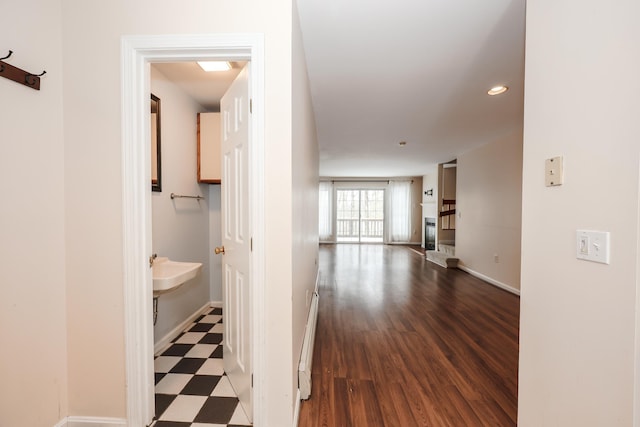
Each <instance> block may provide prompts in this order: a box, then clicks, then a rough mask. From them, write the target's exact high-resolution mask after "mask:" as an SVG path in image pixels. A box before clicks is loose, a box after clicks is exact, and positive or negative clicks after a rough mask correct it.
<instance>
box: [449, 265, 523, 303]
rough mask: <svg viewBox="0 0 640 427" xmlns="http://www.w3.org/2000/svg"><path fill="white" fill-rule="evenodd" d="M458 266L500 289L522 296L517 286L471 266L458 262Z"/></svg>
mask: <svg viewBox="0 0 640 427" xmlns="http://www.w3.org/2000/svg"><path fill="white" fill-rule="evenodd" d="M458 268H459V269H460V270H462V271H465V272H467V273H469V274H470V275H472V276H474V277H477V278H478V279H480V280H484V281H485V282H487V283H489V284H491V285H493V286H496V287H498V288H500V289H503V290H505V291H507V292H511V293H512V294H515V295H518V296H520V289H516V288H514V287H511V286H509V285H507V284H505V283H502V282H499V281H498V280H495V279H492V278H491V277H489V276H485V275H484V274H482V273H478V272H477V271H474V270H472V269H470V268H469V267H466V266H464V265H460V264H458Z"/></svg>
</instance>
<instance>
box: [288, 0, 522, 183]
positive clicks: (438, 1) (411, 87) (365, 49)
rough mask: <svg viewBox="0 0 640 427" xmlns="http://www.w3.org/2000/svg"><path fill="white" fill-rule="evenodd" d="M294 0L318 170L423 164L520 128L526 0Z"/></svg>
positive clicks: (393, 170)
mask: <svg viewBox="0 0 640 427" xmlns="http://www.w3.org/2000/svg"><path fill="white" fill-rule="evenodd" d="M297 3H298V9H299V15H300V21H301V27H302V33H303V39H304V47H305V54H306V58H307V66H308V73H309V79H310V85H311V94H312V99H313V106H314V110H315V117H316V125H317V129H318V138H319V143H320V174H321V175H322V176H368V177H372V176H413V175H422V174H424V173H425V172H427V171H428V170H429V166H432V165H433V164H435V163H441V162H446V161H449V160H452V159H454V158H456V156H458V155H459V154H461V153H463V152H465V151H467V150H469V149H471V148H473V147H476V146H479V145H481V144H484V143H487V142H489V141H492V140H494V139H495V138H499V137H500V136H502V135H506V134H508V133H510V132H513V131H514V130H519V129H521V127H522V117H523V92H524V89H523V88H524V24H525V20H524V18H525V0H482V1H478V0H457V1H451V0H395V1H393V2H389V1H385V2H383V1H377V0H374V1H371V0H349V1H345V0H297ZM496 84H506V85H507V86H509V88H510V90H509V91H508V92H507V93H505V94H503V95H501V96H496V97H490V96H488V95H487V94H486V92H487V90H488V89H490V88H491V87H492V86H495V85H496ZM400 141H406V142H407V145H406V146H405V147H400V146H399V145H398V143H399V142H400Z"/></svg>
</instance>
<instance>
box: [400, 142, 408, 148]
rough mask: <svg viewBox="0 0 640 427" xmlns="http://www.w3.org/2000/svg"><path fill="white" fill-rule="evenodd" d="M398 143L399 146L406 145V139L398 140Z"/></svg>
mask: <svg viewBox="0 0 640 427" xmlns="http://www.w3.org/2000/svg"><path fill="white" fill-rule="evenodd" d="M398 145H399V146H400V147H404V146H405V145H407V141H400V142H398Z"/></svg>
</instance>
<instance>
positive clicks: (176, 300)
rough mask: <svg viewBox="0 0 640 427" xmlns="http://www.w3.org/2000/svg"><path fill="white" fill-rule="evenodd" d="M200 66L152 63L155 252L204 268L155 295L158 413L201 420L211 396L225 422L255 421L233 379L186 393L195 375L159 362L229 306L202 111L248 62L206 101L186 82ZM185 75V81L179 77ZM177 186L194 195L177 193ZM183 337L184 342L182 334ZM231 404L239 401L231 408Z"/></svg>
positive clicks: (221, 77)
mask: <svg viewBox="0 0 640 427" xmlns="http://www.w3.org/2000/svg"><path fill="white" fill-rule="evenodd" d="M193 67H197V65H195V64H193V63H173V64H152V65H151V67H150V69H151V71H150V72H151V79H150V90H151V94H153V95H154V96H155V97H157V98H159V100H160V120H159V122H160V130H159V132H158V134H159V135H160V150H159V153H160V162H161V167H160V168H159V182H158V184H159V185H158V186H159V187H160V188H159V189H158V188H156V189H154V191H152V193H151V197H152V241H153V253H154V254H157V255H158V259H160V257H167V258H169V259H170V260H172V261H184V262H195V263H201V264H202V267H201V269H200V272H199V273H198V274H197V275H196V276H195V277H194V278H193V279H190V280H188V281H187V282H185V283H184V284H182V285H180V286H178V287H176V288H174V289H172V290H170V291H168V292H163V293H161V294H159V295H158V298H157V300H156V301H155V302H154V311H155V312H157V315H156V321H155V325H154V337H153V338H154V339H153V342H154V355H156V356H159V355H162V356H165V357H162V356H161V357H159V358H157V359H156V393H157V394H156V415H157V416H158V417H159V419H160V421H158V423H161V422H169V421H194V418H196V417H201V418H202V416H203V415H202V413H204V412H206V408H205V406H206V404H205V403H204V400H205V399H207V401H208V403H211V405H209V412H211V410H215V411H217V412H218V415H219V416H223V417H224V416H226V417H227V419H226V420H225V421H226V422H220V423H221V424H226V423H227V422H233V423H234V424H249V423H248V421H247V420H246V418H245V417H243V414H241V413H240V412H239V411H241V409H240V407H239V406H238V407H237V408H236V403H234V402H228V400H229V399H230V398H231V396H232V395H233V390H232V389H231V388H230V386H229V383H228V382H227V381H226V378H222V379H215V380H214V382H213V383H210V384H204V385H203V384H200V386H203V387H205V388H206V387H209V389H207V390H206V392H204V393H201V392H198V393H197V394H198V395H189V396H187V395H186V394H190V393H187V392H183V393H184V394H185V395H183V393H180V390H178V388H181V387H182V386H186V387H188V386H189V384H187V382H188V379H185V377H186V375H185V373H186V372H187V371H181V370H176V368H175V367H174V368H172V367H165V368H164V369H163V368H160V371H161V373H158V365H159V364H161V365H162V364H165V363H169V362H170V363H172V364H176V363H177V365H174V366H178V365H179V363H180V362H179V358H177V357H174V356H175V355H173V354H171V356H170V357H167V354H166V353H165V354H164V355H163V352H165V350H167V349H170V346H171V345H172V341H174V340H176V338H177V337H179V336H180V334H181V333H182V332H183V331H184V330H185V329H187V328H189V327H190V325H191V324H192V323H193V322H194V321H196V320H197V319H199V318H200V317H201V316H202V315H206V314H208V313H209V312H210V311H211V309H212V307H216V308H221V307H222V274H221V259H222V257H221V256H220V255H215V253H214V249H215V247H216V246H219V245H220V242H221V217H220V212H221V192H220V185H217V184H206V183H199V182H198V172H197V171H198V144H197V141H198V113H203V112H212V111H219V108H220V107H219V102H220V98H221V95H222V94H223V93H224V92H225V91H226V88H228V86H229V84H230V83H231V81H232V80H233V79H234V78H235V76H236V75H237V74H238V73H239V72H240V68H239V67H237V68H233V69H231V70H229V71H225V72H222V73H219V74H217V75H216V76H213V77H212V78H213V79H215V82H213V83H212V86H215V87H212V90H214V92H215V91H216V90H217V92H218V93H220V94H219V95H216V94H215V93H214V94H213V95H209V98H208V99H209V100H208V101H207V103H206V104H205V103H203V102H198V101H197V100H196V99H195V97H194V96H193V95H191V94H190V93H189V92H188V90H189V89H185V88H184V86H182V85H183V84H184V82H185V81H188V80H189V73H190V72H192V71H190V69H192V68H193ZM179 81H181V82H182V83H178V82H179ZM181 84H182V85H181ZM216 87H217V89H216ZM152 135H153V132H152ZM172 193H173V194H175V195H179V196H190V197H174V198H172V197H171V195H172ZM192 196H202V199H197V198H192ZM219 313H220V311H218V310H216V311H215V312H214V313H212V314H215V315H212V316H209V318H215V320H214V321H217V319H218V318H219V316H218V314H219ZM215 328H216V330H215V332H222V331H221V329H222V324H217V325H216V326H215ZM212 331H213V330H212ZM185 335H187V334H185ZM193 335H195V334H193ZM202 335H204V334H202ZM183 341H185V344H197V342H188V343H187V342H186V341H188V340H183ZM178 342H179V343H181V341H180V338H179V339H178ZM199 347H207V348H209V347H211V349H213V347H215V344H213V343H208V344H207V345H200V346H199ZM201 349H202V348H201ZM194 350H197V349H194ZM220 353H221V352H220ZM182 356H183V357H185V358H192V357H204V358H208V357H209V356H206V355H205V356H192V354H190V353H187V354H183V355H182ZM194 360H195V359H194ZM158 361H160V362H161V363H158ZM192 361H193V360H192ZM209 362H212V363H213V362H214V361H213V360H206V363H205V365H203V368H202V369H204V368H206V367H207V366H209V371H210V372H214V371H217V370H219V371H220V372H216V373H219V374H222V359H219V360H216V361H215V366H213V365H212V364H210V365H207V363H209ZM171 372H173V373H174V374H175V375H174V376H175V378H174V379H175V380H179V381H184V383H182V384H179V385H178V383H176V382H175V381H174V380H172V382H171V384H167V383H168V381H169V380H170V378H168V377H170V376H171V375H169V373H171ZM190 373H191V374H196V373H197V374H198V375H197V376H198V377H201V378H199V379H200V380H203V378H202V377H203V375H201V374H202V371H197V370H194V371H193V372H190ZM163 377H167V378H163ZM163 380H164V382H162V381H163ZM179 381H178V382H179ZM212 387H217V390H218V393H217V394H216V393H214V392H213V389H212ZM165 390H173V391H171V392H167V391H165ZM205 394H206V397H205V396H204V395H205ZM160 395H161V396H160ZM175 395H178V396H175ZM209 395H211V396H212V397H210V396H209ZM213 396H223V397H217V398H216V397H213ZM215 399H218V401H221V402H222V403H221V406H216V405H217V404H218V403H220V402H209V401H212V400H215ZM225 399H226V400H225ZM213 403H216V405H213ZM227 403H228V404H227ZM172 405H173V406H172ZM203 405H204V406H203ZM225 405H226V406H225ZM229 405H232V407H231V408H230V406H229ZM201 408H202V411H201V410H200V409H201ZM223 412H227V415H224V414H222V413H223ZM169 414H172V415H169ZM218 415H216V416H218ZM172 417H173V418H172ZM229 417H231V418H229ZM195 420H196V421H200V422H204V421H207V422H212V421H216V423H217V422H218V421H219V420H217V419H210V420H203V419H197V418H196V419H195ZM158 425H161V424H158Z"/></svg>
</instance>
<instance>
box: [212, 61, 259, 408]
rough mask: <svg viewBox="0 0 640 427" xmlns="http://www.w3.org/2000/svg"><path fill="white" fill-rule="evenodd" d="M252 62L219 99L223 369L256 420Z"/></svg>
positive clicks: (244, 405) (243, 406)
mask: <svg viewBox="0 0 640 427" xmlns="http://www.w3.org/2000/svg"><path fill="white" fill-rule="evenodd" d="M248 107H249V64H247V65H246V66H245V68H244V69H243V70H242V71H241V72H240V74H239V75H238V77H237V78H236V80H235V81H234V82H233V83H232V84H231V86H230V87H229V90H228V91H227V93H226V94H225V95H224V96H223V97H222V100H221V101H220V108H221V111H222V116H223V126H222V143H221V145H222V159H223V160H222V176H223V179H222V183H221V187H222V188H221V191H222V205H223V206H222V226H223V231H222V244H223V246H224V248H225V252H224V255H223V261H222V265H223V271H224V276H223V281H224V283H223V292H224V307H223V310H224V311H223V315H224V325H225V329H224V345H223V357H224V370H225V372H226V373H227V376H228V377H229V381H230V382H231V385H232V386H233V388H234V390H235V391H236V394H237V395H238V398H239V399H240V404H241V405H242V408H243V409H244V411H245V413H246V415H247V417H248V418H249V420H251V419H252V385H251V373H252V372H251V357H250V355H251V352H250V339H251V330H250V325H251V323H250V319H251V312H250V307H251V305H250V301H251V292H250V291H251V288H250V281H251V276H250V269H249V266H250V256H251V239H250V238H249V237H248V236H249V191H248V190H249V189H248V188H247V183H248V182H249V180H248V172H249V170H248V167H247V164H248V161H249V153H248V144H249V120H248V117H249V109H248Z"/></svg>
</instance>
